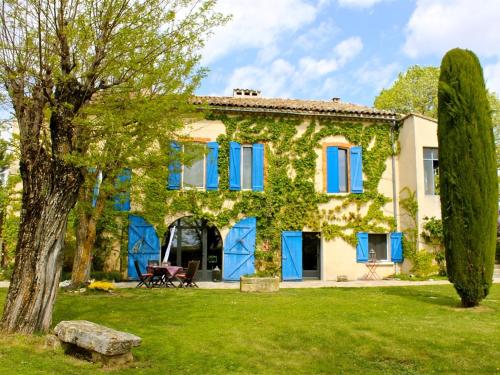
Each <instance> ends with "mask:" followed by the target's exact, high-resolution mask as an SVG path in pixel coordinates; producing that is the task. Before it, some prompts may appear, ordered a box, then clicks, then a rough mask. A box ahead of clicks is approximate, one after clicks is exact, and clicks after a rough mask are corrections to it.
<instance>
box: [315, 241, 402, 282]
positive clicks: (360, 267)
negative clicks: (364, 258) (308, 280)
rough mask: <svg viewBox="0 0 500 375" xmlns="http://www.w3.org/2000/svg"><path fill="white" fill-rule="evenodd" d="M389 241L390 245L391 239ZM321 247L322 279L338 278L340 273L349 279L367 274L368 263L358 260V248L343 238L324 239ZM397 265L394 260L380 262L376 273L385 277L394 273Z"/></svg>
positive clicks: (361, 277) (360, 277)
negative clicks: (358, 261)
mask: <svg viewBox="0 0 500 375" xmlns="http://www.w3.org/2000/svg"><path fill="white" fill-rule="evenodd" d="M387 241H388V242H387V243H388V246H390V243H389V239H387ZM321 247H322V249H321V265H322V267H321V268H322V280H337V277H338V276H340V275H345V276H347V279H348V280H358V279H363V278H365V277H366V276H367V273H368V268H367V267H366V264H365V263H357V262H356V248H355V247H353V246H351V245H350V244H348V243H347V242H345V241H344V240H343V239H341V238H336V239H334V240H331V241H326V240H324V239H322V243H321ZM389 253H390V251H389ZM395 267H396V266H395V265H394V263H392V262H380V263H378V264H377V268H376V273H377V275H378V276H379V277H381V278H383V277H386V276H389V275H392V274H394V273H395Z"/></svg>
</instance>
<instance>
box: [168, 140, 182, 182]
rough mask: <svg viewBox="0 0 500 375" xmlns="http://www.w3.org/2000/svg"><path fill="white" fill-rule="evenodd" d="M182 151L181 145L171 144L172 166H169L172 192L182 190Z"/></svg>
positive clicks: (169, 180)
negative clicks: (180, 158)
mask: <svg viewBox="0 0 500 375" xmlns="http://www.w3.org/2000/svg"><path fill="white" fill-rule="evenodd" d="M180 151H181V145H180V144H178V143H177V142H172V143H170V164H169V166H168V188H169V189H170V190H179V189H180V188H181V161H180V160H179V157H180V155H179V154H180Z"/></svg>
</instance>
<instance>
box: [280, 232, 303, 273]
mask: <svg viewBox="0 0 500 375" xmlns="http://www.w3.org/2000/svg"><path fill="white" fill-rule="evenodd" d="M281 276H282V278H283V280H302V232H297V231H294V232H282V234H281Z"/></svg>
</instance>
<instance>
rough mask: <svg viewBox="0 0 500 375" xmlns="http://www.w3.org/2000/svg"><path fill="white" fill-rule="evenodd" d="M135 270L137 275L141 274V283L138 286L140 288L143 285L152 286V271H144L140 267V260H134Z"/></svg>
mask: <svg viewBox="0 0 500 375" xmlns="http://www.w3.org/2000/svg"><path fill="white" fill-rule="evenodd" d="M134 266H135V270H136V272H137V276H139V280H140V281H139V284H137V286H136V288H140V287H141V286H142V285H144V286H146V288H151V287H152V285H151V282H152V279H153V274H152V273H142V272H141V268H140V267H139V261H138V260H134Z"/></svg>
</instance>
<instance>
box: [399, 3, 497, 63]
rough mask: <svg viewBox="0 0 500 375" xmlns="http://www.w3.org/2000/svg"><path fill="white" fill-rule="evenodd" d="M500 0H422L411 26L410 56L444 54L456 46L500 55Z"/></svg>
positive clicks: (408, 52)
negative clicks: (499, 26)
mask: <svg viewBox="0 0 500 375" xmlns="http://www.w3.org/2000/svg"><path fill="white" fill-rule="evenodd" d="M499 19H500V1H498V0H481V2H477V1H471V0H418V1H417V5H416V9H415V11H414V12H413V14H412V16H411V18H410V20H409V22H408V25H407V38H406V42H405V45H404V51H405V52H406V53H407V54H408V55H409V56H410V57H420V56H424V55H430V54H432V55H442V54H444V53H445V52H446V51H447V50H449V49H452V48H454V47H461V48H469V49H471V50H473V51H474V52H476V53H478V54H481V55H483V56H493V55H498V54H500V50H499V49H500V33H499V32H498V22H499Z"/></svg>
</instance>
